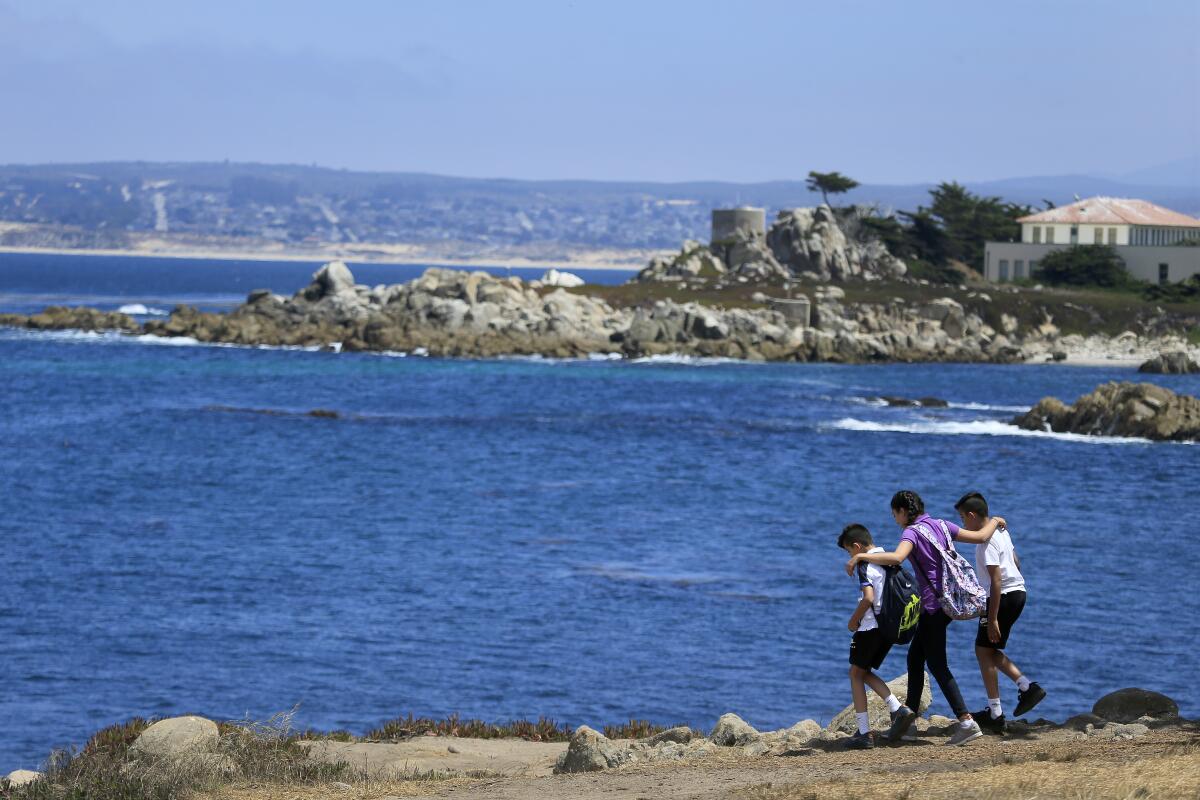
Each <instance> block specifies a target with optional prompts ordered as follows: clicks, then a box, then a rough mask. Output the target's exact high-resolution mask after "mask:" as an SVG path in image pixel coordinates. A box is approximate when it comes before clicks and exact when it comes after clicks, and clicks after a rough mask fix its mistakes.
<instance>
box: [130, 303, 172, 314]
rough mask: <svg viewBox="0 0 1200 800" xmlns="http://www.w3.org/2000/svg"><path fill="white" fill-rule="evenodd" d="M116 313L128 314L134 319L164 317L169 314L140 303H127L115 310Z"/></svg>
mask: <svg viewBox="0 0 1200 800" xmlns="http://www.w3.org/2000/svg"><path fill="white" fill-rule="evenodd" d="M117 312H118V313H121V314H130V315H132V316H135V317H165V316H167V315H168V314H170V313H171V312H169V311H164V310H163V309H161V308H150V307H147V306H146V305H144V304H142V303H128V304H126V305H123V306H121V307H120V308H118V309H117Z"/></svg>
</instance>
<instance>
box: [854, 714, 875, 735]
mask: <svg viewBox="0 0 1200 800" xmlns="http://www.w3.org/2000/svg"><path fill="white" fill-rule="evenodd" d="M854 718H855V719H857V720H858V732H859V733H866V732H868V731H869V730H871V715H870V714H869V713H868V712H866V711H856V712H854Z"/></svg>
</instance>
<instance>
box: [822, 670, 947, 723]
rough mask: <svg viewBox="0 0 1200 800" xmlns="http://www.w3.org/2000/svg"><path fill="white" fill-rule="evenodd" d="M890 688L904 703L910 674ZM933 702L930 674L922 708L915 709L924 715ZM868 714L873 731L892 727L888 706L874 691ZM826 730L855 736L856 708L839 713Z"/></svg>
mask: <svg viewBox="0 0 1200 800" xmlns="http://www.w3.org/2000/svg"><path fill="white" fill-rule="evenodd" d="M888 688H889V689H891V690H892V694H894V695H896V697H898V698H899V699H900V702H901V703H903V702H904V698H905V695H907V694H908V673H905V674H904V675H901V676H899V677H898V678H895V679H893V680H890V681H888ZM932 702H933V695H932V694H931V693H930V691H929V674H928V673H926V675H925V687H924V690H923V691H922V692H921V707H920V708H915V709H913V710H914V711H916V712H917V713H918V714H924V713H925V711H926V710H927V709H928V708H929V705H930V704H931V703H932ZM867 713H868V714H869V715H870V720H871V729H872V730H877V731H878V730H886V729H887V727H888V726H889V725H891V722H892V720H891V715H890V714H889V713H888V710H887V705H885V704H884V702H883V700H881V699H880V698H879V695H877V694H875V693H874V692H872V691H868V692H867ZM826 730H828V731H830V732H833V733H848V734H853V733H856V732H857V731H858V721H857V720H856V718H855V716H854V706H853V705H848V706H846V707H845V708H843V709H842V710H841V711H839V712H838V713H837V714H836V715H835V716H834V718H833V721H832V722H830V723H829V727H828V728H826Z"/></svg>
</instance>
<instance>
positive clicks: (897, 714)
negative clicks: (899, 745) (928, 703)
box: [886, 706, 917, 742]
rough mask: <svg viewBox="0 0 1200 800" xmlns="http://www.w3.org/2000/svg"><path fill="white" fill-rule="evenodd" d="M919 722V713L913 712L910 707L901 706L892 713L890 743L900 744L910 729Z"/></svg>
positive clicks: (888, 732) (889, 733)
mask: <svg viewBox="0 0 1200 800" xmlns="http://www.w3.org/2000/svg"><path fill="white" fill-rule="evenodd" d="M916 721H917V712H915V711H913V710H912V709H911V708H909V707H908V706H900V707H899V708H897V709H896V710H895V711H893V712H892V724H891V727H889V728H888V729H887V734H886V736H887V740H888V741H889V742H898V741H900V739H901V737H903V736H904V734H906V733H908V729H909V728H911V727H912V724H913V723H914V722H916Z"/></svg>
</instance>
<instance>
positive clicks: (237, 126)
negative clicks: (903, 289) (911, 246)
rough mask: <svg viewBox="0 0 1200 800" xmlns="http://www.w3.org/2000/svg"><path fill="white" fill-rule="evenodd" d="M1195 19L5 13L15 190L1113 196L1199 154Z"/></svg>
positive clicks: (249, 3) (4, 144)
mask: <svg viewBox="0 0 1200 800" xmlns="http://www.w3.org/2000/svg"><path fill="white" fill-rule="evenodd" d="M1197 31H1200V3H1197V2H1195V0H1189V1H1188V2H1177V1H1176V0H1155V2H1147V3H1131V2H1129V1H1128V0H1122V1H1121V2H1110V1H1109V0H1089V1H1088V2H1076V1H1075V0H1056V1H1055V2H1036V3H1035V2H1024V0H1015V1H1014V0H1006V2H1003V3H977V2H961V0H958V1H956V2H921V0H910V2H903V3H896V2H882V0H880V1H879V2H855V1H854V0H833V1H832V2H830V0H824V2H795V1H794V2H768V1H766V0H763V1H762V2H755V1H754V0H744V1H743V2H740V3H732V2H728V0H725V1H724V2H708V0H691V2H667V1H666V0H660V1H659V2H655V1H654V0H641V1H640V2H627V1H626V0H595V1H592V0H587V1H584V0H576V2H566V1H565V0H563V1H560V2H541V1H537V2H524V1H518V0H509V2H495V1H493V2H486V1H485V0H438V2H432V1H430V2H412V1H410V0H391V1H390V2H387V1H385V0H340V2H332V1H330V2H311V1H310V0H288V1H287V2H275V1H274V0H240V2H230V1H229V0H203V2H201V1H200V0H194V1H192V2H180V1H178V0H175V1H168V0H156V1H155V2H151V1H150V0H104V2H95V0H0V109H2V110H3V117H4V118H3V125H2V126H0V162H8V163H27V162H52V161H57V162H62V161H89V160H126V159H143V160H154V161H166V160H176V161H190V160H222V159H226V158H228V159H231V160H235V161H266V162H288V163H319V164H322V165H328V166H335V167H348V168H351V169H387V170H411V171H422V172H436V173H445V174H457V175H472V176H503V177H517V178H600V179H608V178H614V179H615V178H622V179H645V180H668V181H669V180H693V179H719V180H738V181H763V180H784V179H795V178H799V177H803V176H804V175H805V174H807V172H808V171H809V170H810V169H819V170H832V169H837V170H840V171H842V172H845V173H847V174H850V175H853V176H854V177H857V178H859V179H860V180H863V181H870V182H887V183H899V182H909V181H922V180H940V179H959V180H984V179H990V178H1003V177H1011V176H1023V175H1056V174H1067V173H1091V174H1113V175H1119V174H1122V173H1124V172H1127V171H1130V170H1135V169H1138V168H1142V167H1147V166H1150V165H1154V164H1157V163H1162V162H1165V161H1171V160H1174V159H1179V158H1185V157H1193V156H1195V155H1197V154H1200V34H1198V33H1197Z"/></svg>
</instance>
